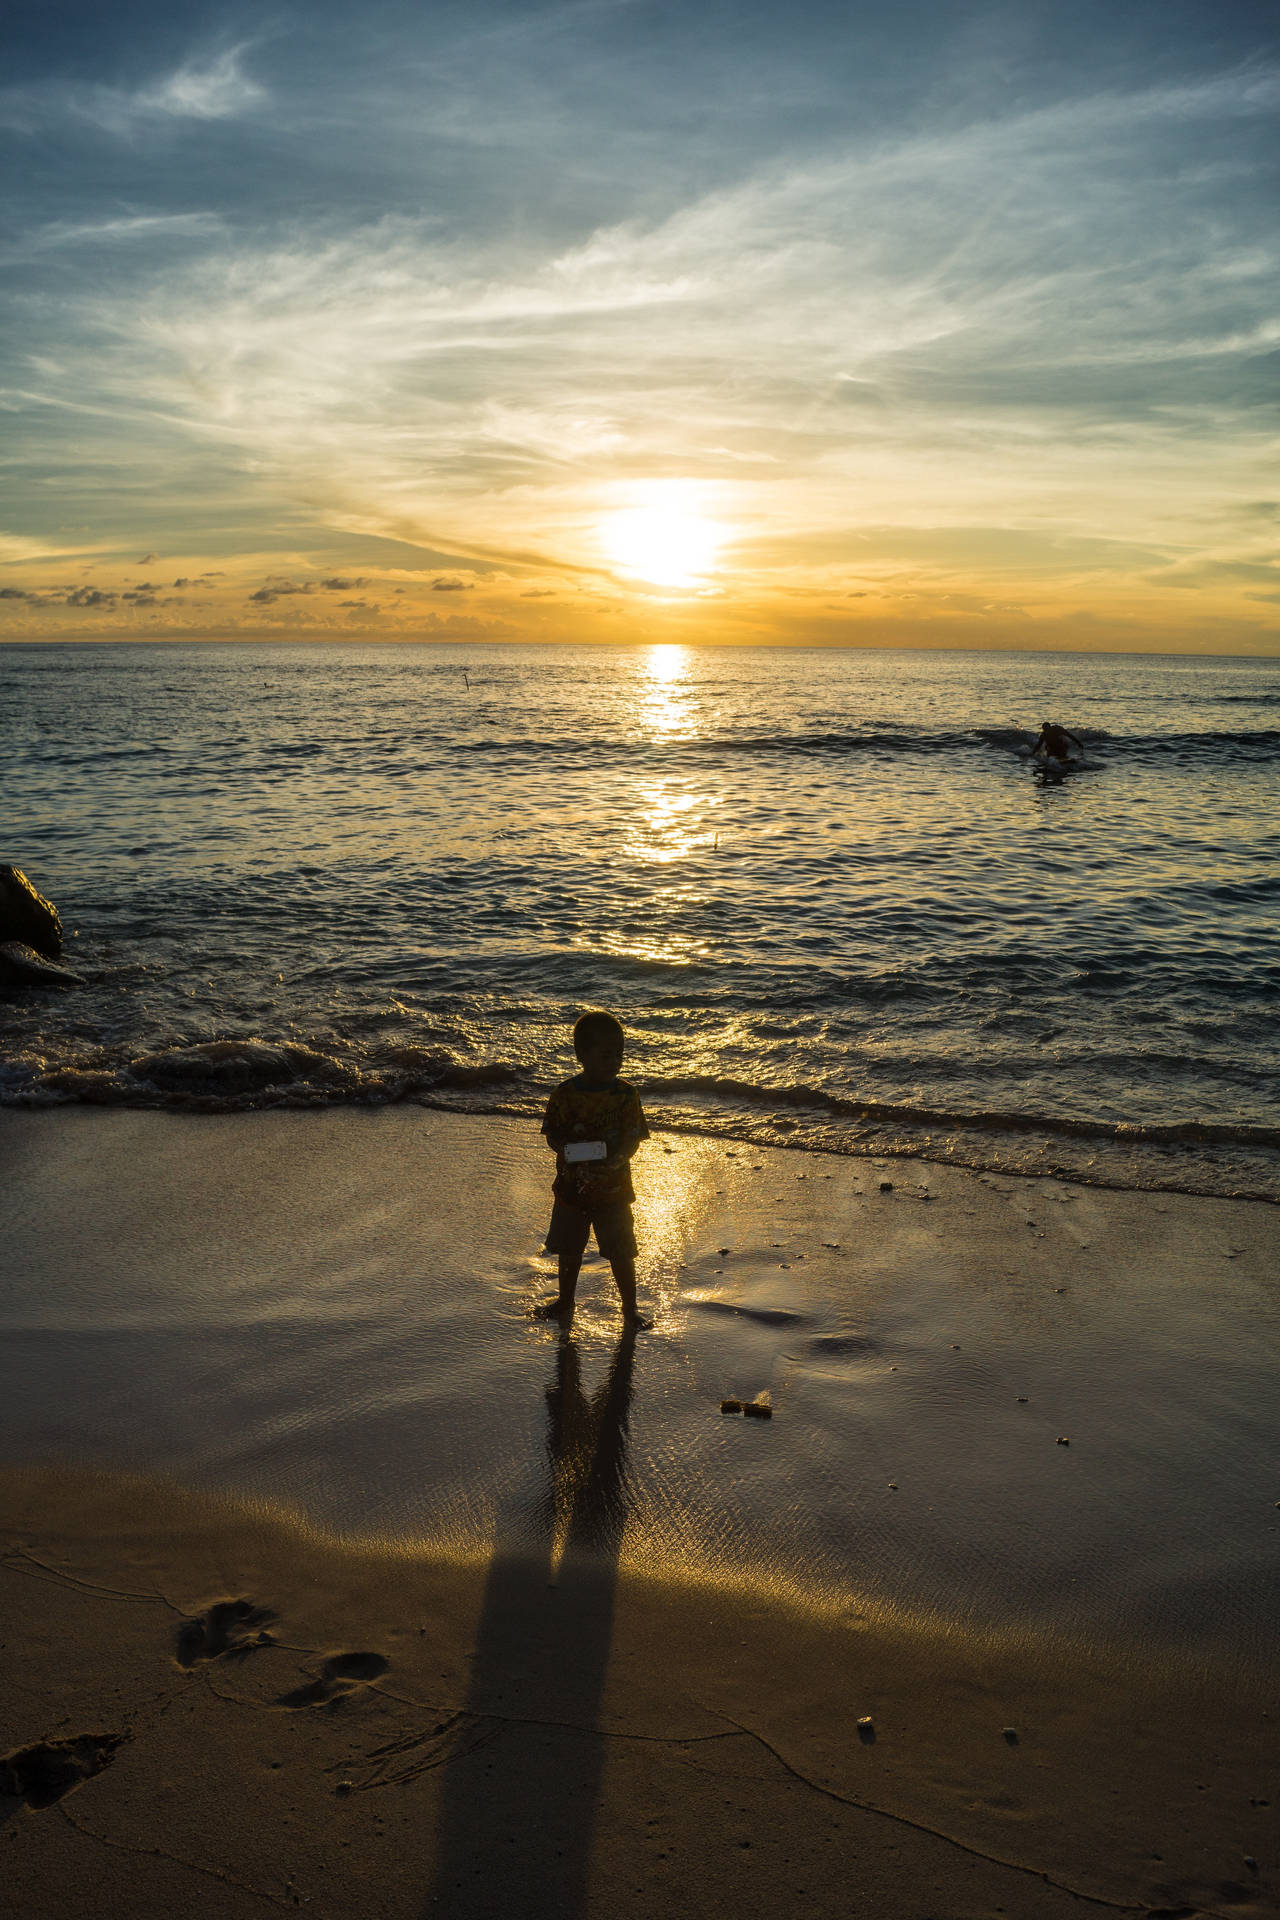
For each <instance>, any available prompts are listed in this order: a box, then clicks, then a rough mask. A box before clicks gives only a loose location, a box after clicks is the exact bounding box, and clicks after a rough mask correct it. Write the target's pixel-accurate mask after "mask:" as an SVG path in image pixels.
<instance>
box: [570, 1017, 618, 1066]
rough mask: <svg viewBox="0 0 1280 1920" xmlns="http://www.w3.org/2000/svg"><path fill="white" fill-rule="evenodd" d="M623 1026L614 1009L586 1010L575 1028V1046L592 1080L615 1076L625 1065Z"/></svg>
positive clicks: (574, 1048) (575, 1050)
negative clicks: (609, 1010)
mask: <svg viewBox="0 0 1280 1920" xmlns="http://www.w3.org/2000/svg"><path fill="white" fill-rule="evenodd" d="M625 1044H626V1043H625V1041H624V1040H623V1036H622V1027H621V1025H620V1023H619V1022H618V1021H617V1020H615V1019H614V1017H613V1015H612V1014H611V1013H584V1014H583V1016H582V1018H581V1020H579V1022H578V1024H577V1026H576V1027H575V1028H574V1030H573V1050H574V1052H575V1053H576V1054H577V1056H578V1058H579V1060H580V1061H581V1062H582V1065H583V1068H584V1070H585V1072H586V1073H587V1075H588V1077H589V1078H590V1079H592V1080H612V1079H613V1077H614V1075H615V1074H616V1073H617V1071H618V1068H619V1067H620V1066H621V1065H622V1052H623V1047H624V1046H625Z"/></svg>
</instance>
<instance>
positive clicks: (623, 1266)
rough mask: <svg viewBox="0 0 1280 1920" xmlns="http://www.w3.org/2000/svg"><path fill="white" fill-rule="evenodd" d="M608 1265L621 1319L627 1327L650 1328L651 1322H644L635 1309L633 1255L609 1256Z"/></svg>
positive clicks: (634, 1263)
mask: <svg viewBox="0 0 1280 1920" xmlns="http://www.w3.org/2000/svg"><path fill="white" fill-rule="evenodd" d="M609 1265H610V1266H611V1267H612V1269H613V1278H614V1284H615V1285H616V1287H617V1289H618V1294H619V1296H620V1298H621V1300H622V1317H623V1319H624V1320H625V1321H626V1323H627V1325H628V1326H629V1327H651V1326H652V1325H653V1322H652V1320H646V1319H645V1317H644V1315H643V1314H642V1313H640V1312H639V1311H638V1310H637V1307H636V1260H635V1255H634V1254H633V1253H615V1254H613V1255H611V1256H610V1260H609Z"/></svg>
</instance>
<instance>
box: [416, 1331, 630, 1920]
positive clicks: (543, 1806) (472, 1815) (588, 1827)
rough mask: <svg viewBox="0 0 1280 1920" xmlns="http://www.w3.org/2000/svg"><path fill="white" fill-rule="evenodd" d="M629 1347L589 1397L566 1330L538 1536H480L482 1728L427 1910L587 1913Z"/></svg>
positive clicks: (443, 1822) (459, 1781)
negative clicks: (484, 1562) (484, 1559)
mask: <svg viewBox="0 0 1280 1920" xmlns="http://www.w3.org/2000/svg"><path fill="white" fill-rule="evenodd" d="M634 1352H635V1336H634V1334H633V1333H629V1332H624V1333H623V1335H622V1336H621V1338H620V1339H619V1342H618V1345H617V1348H616V1350H615V1352H614V1355H613V1359H612V1362H611V1364H610V1367H609V1371H608V1374H607V1376H606V1378H605V1380H604V1381H603V1383H602V1385H601V1386H600V1387H599V1388H598V1390H597V1391H596V1393H595V1394H594V1395H593V1396H592V1397H591V1398H590V1399H588V1398H587V1396H586V1394H585V1393H584V1391H583V1386H582V1365H581V1357H580V1355H579V1352H578V1348H577V1345H576V1343H575V1341H574V1339H573V1337H572V1335H563V1336H562V1337H561V1338H560V1340H559V1342H558V1345H557V1349H556V1371H555V1378H554V1381H553V1383H552V1385H551V1386H550V1387H549V1388H548V1390H547V1416H548V1420H547V1455H548V1465H549V1474H548V1484H547V1489H546V1493H545V1496H544V1498H543V1501H542V1503H541V1506H540V1509H539V1513H538V1530H537V1539H536V1541H535V1543H534V1544H533V1545H532V1546H530V1545H529V1544H528V1537H527V1534H526V1535H525V1538H524V1541H523V1542H522V1544H521V1546H520V1547H519V1548H513V1547H511V1546H510V1545H507V1544H504V1542H503V1540H502V1538H501V1536H499V1538H498V1540H497V1541H496V1542H495V1545H494V1553H493V1559H492V1561H491V1563H490V1567H489V1574H488V1578H487V1580H486V1583H485V1591H484V1600H483V1603H482V1606H481V1611H480V1619H479V1625H478V1628H477V1636H476V1646H475V1652H474V1655H473V1656H472V1671H471V1683H470V1687H469V1690H468V1695H467V1709H466V1711H467V1716H468V1722H469V1724H470V1725H471V1726H472V1727H473V1728H477V1729H480V1730H482V1735H483V1736H487V1737H482V1738H480V1739H479V1740H478V1741H477V1742H476V1743H475V1744H474V1745H472V1746H471V1748H470V1750H469V1751H468V1752H467V1753H465V1754H462V1753H459V1754H458V1755H457V1756H456V1757H455V1758H454V1760H453V1761H452V1763H451V1764H450V1766H449V1768H448V1773H447V1780H446V1785H445V1787H444V1790H443V1793H442V1795H441V1803H440V1818H439V1825H438V1829H437V1837H436V1871H435V1878H434V1880H433V1883H432V1886H431V1888H430V1892H429V1897H428V1903H427V1907H426V1912H427V1913H428V1914H431V1915H439V1914H442V1913H445V1914H448V1915H449V1916H450V1920H470V1917H471V1916H477V1917H478V1916H481V1915H483V1916H485V1917H486V1920H492V1916H493V1915H494V1914H497V1913H502V1912H507V1911H510V1912H513V1913H515V1912H519V1913H524V1914H527V1915H530V1916H541V1915H548V1916H550V1915H553V1914H554V1915H557V1916H564V1920H572V1917H573V1916H574V1915H580V1914H583V1913H585V1911H586V1899H587V1881H588V1874H589V1871H590V1866H591V1853H592V1844H593V1839H594V1830H595V1816H596V1808H597V1802H598V1800H599V1797H600V1789H601V1782H602V1776H603V1772H604V1765H605V1749H606V1746H607V1742H606V1740H605V1739H604V1738H603V1737H601V1736H599V1735H597V1734H595V1733H594V1732H593V1731H592V1730H593V1729H595V1728H596V1727H597V1725H598V1716H599V1710H600V1703H601V1700H602V1697H603V1694H604V1686H605V1678H606V1674H607V1671H608V1666H609V1650H610V1645H611V1642H612V1639H613V1612H614V1598H615V1593H616V1588H617V1573H618V1555H619V1550H620V1548H621V1544H622V1535H623V1530H624V1527H625V1522H626V1504H625V1496H624V1488H623V1468H624V1464H625V1460H626V1448H627V1417H628V1412H629V1409H630V1404H631V1376H632V1363H633V1359H634ZM557 1547H559V1549H560V1554H559V1560H558V1562H557V1559H556V1552H557Z"/></svg>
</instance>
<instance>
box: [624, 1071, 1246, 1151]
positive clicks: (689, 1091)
mask: <svg viewBox="0 0 1280 1920" xmlns="http://www.w3.org/2000/svg"><path fill="white" fill-rule="evenodd" d="M645 1089H646V1092H647V1093H649V1094H650V1095H654V1094H664V1095H674V1096H675V1097H677V1098H679V1097H681V1096H684V1097H692V1098H695V1099H701V1098H705V1097H708V1096H709V1097H711V1098H712V1099H716V1100H729V1101H735V1102H737V1101H741V1102H745V1103H747V1104H749V1105H751V1106H760V1107H766V1108H768V1109H769V1110H771V1111H773V1110H776V1109H777V1108H779V1107H787V1108H790V1107H807V1108H811V1109H815V1110H819V1111H821V1112H824V1113H829V1114H832V1115H834V1116H837V1117H839V1118H841V1119H851V1120H871V1121H877V1122H880V1123H885V1124H888V1125H891V1126H901V1127H910V1128H915V1127H928V1128H931V1129H939V1130H942V1131H946V1132H965V1131H974V1132H979V1131H980V1132H984V1133H992V1132H994V1133H1034V1134H1048V1135H1056V1136H1061V1137H1062V1138H1063V1139H1071V1140H1109V1141H1118V1142H1138V1141H1142V1142H1145V1143H1148V1144H1155V1145H1178V1144H1182V1143H1187V1142H1213V1143H1214V1144H1217V1145H1228V1144H1233V1145H1239V1146H1249V1147H1264V1148H1275V1149H1280V1127H1257V1126H1241V1125H1234V1124H1232V1123H1229V1122H1225V1121H1221V1122H1220V1121H1209V1120H1180V1121H1170V1122H1167V1123H1164V1124H1160V1123H1156V1122H1144V1121H1124V1120H1119V1121H1107V1120H1101V1119H1098V1120H1073V1119H1069V1118H1065V1117H1063V1116H1062V1115H1058V1114H1049V1113H1023V1112H1017V1111H1010V1110H1009V1109H1007V1108H1002V1109H998V1110H994V1111H992V1112H983V1111H980V1110H973V1109H966V1108H959V1109H957V1108H949V1107H930V1106H916V1105H913V1104H911V1103H910V1102H896V1101H882V1100H851V1099H848V1098H845V1097H843V1096H841V1095H839V1094H833V1093H828V1092H826V1091H825V1090H824V1089H823V1088H821V1087H809V1086H790V1087H760V1086H756V1085H755V1084H754V1083H753V1082H751V1081H749V1080H732V1079H725V1078H721V1077H719V1076H713V1075H705V1076H704V1075H696V1074H695V1075H691V1076H689V1077H680V1078H675V1079H669V1080H647V1081H646V1082H645Z"/></svg>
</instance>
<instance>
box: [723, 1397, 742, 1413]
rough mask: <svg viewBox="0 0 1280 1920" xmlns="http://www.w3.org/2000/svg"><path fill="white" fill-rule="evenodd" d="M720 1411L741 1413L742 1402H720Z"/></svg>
mask: <svg viewBox="0 0 1280 1920" xmlns="http://www.w3.org/2000/svg"><path fill="white" fill-rule="evenodd" d="M720 1411H721V1413H741V1412H742V1402H741V1400H722V1401H721V1402H720Z"/></svg>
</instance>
